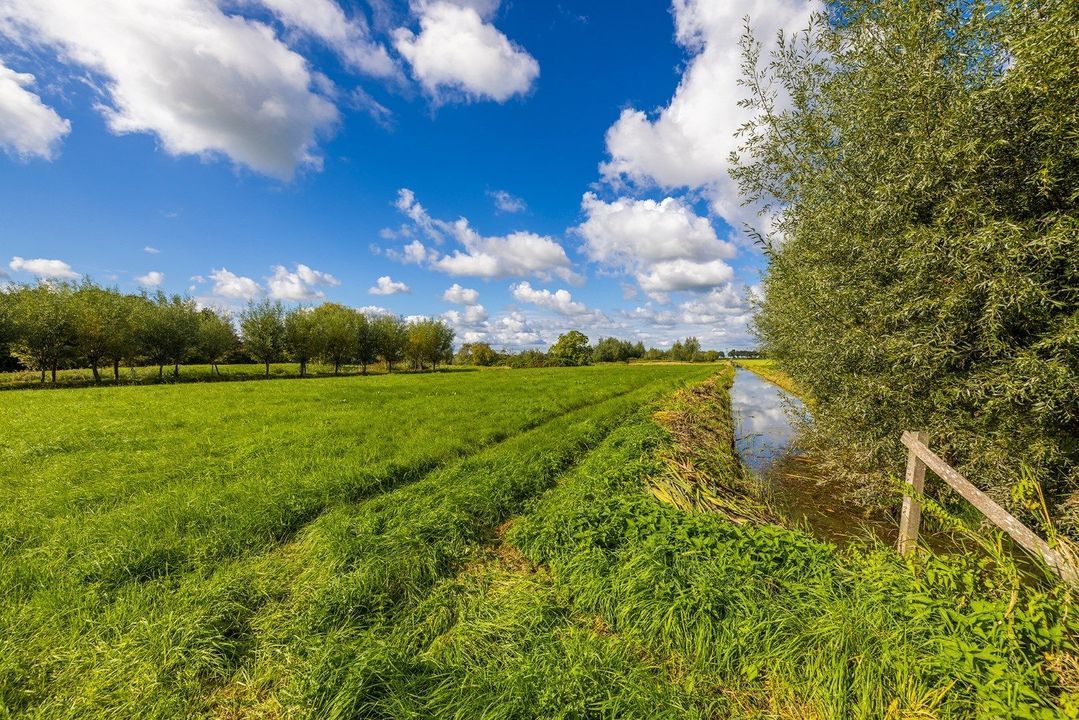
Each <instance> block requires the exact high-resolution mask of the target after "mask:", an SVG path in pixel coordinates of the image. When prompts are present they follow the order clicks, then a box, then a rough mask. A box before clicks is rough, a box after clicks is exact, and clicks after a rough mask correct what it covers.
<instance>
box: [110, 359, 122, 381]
mask: <svg viewBox="0 0 1079 720" xmlns="http://www.w3.org/2000/svg"><path fill="white" fill-rule="evenodd" d="M112 379H113V380H115V381H116V382H120V358H116V359H115V360H113V361H112Z"/></svg>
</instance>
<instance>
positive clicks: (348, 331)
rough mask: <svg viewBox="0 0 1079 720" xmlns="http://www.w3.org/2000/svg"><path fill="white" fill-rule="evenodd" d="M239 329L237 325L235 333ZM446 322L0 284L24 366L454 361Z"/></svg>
mask: <svg viewBox="0 0 1079 720" xmlns="http://www.w3.org/2000/svg"><path fill="white" fill-rule="evenodd" d="M237 328H238V329H239V332H237ZM453 337H454V333H453V330H452V329H451V328H450V327H449V326H448V325H447V324H446V323H444V322H442V321H440V320H418V321H412V322H406V321H405V319H404V318H401V317H398V316H394V315H373V314H365V313H362V312H359V311H357V310H354V309H352V308H348V307H345V306H343V305H338V304H336V303H324V304H322V305H319V306H317V307H296V308H292V309H288V310H286V309H285V308H284V306H283V305H282V304H281V303H280V302H272V301H269V300H263V301H261V302H257V303H256V302H252V303H250V304H249V305H248V306H247V307H246V308H245V309H244V310H243V311H241V312H240V313H239V316H238V317H236V318H233V316H232V315H231V314H230V313H227V312H224V311H220V310H215V309H212V308H199V307H198V306H197V305H196V303H195V301H194V300H192V299H191V298H187V297H183V296H180V295H167V294H165V293H163V292H157V293H155V294H137V295H129V294H124V293H121V292H120V291H118V290H116V289H111V288H105V287H101V286H99V285H96V284H94V283H92V282H83V283H79V284H70V283H40V284H38V285H21V286H9V287H7V288H5V289H4V290H3V291H0V348H6V351H5V352H7V353H10V355H9V356H8V357H9V358H14V359H15V360H17V361H18V362H19V363H20V364H21V365H22V366H24V367H26V368H30V369H32V370H38V371H40V372H41V382H45V377H46V373H51V377H52V381H53V382H56V373H57V371H58V370H60V369H65V368H74V367H82V368H86V367H89V368H91V369H92V370H93V376H94V380H95V381H100V379H101V374H100V373H101V369H102V368H110V367H111V369H112V374H113V377H114V379H116V380H119V378H120V367H121V366H122V365H124V366H127V365H131V366H134V365H156V366H157V367H158V376H159V377H163V376H164V372H165V367H166V366H170V367H172V371H173V374H174V375H177V376H178V375H179V374H180V366H181V365H183V364H185V363H189V362H199V363H205V364H209V365H211V366H212V367H213V370H214V371H215V372H217V365H218V364H219V363H224V362H226V361H228V360H236V359H243V360H247V361H254V362H258V363H262V364H264V365H265V366H266V374H267V375H269V373H270V363H273V362H277V361H280V360H285V359H289V360H292V361H293V362H296V363H299V365H300V374H301V375H306V374H307V367H308V364H309V363H312V362H322V363H325V364H327V365H331V366H332V367H333V369H334V373H335V374H337V373H339V372H340V370H341V367H342V366H343V365H345V364H353V363H354V364H356V365H359V366H360V368H361V370H362V372H364V373H366V372H367V368H368V366H369V365H372V364H374V363H377V362H383V363H385V365H386V369H387V370H388V371H391V372H392V371H393V367H394V365H395V364H399V363H405V362H407V363H408V364H409V365H410V366H411V367H412V368H414V369H425V368H427V367H431V368H435V367H437V366H438V364H439V363H440V362H451V361H452V359H453Z"/></svg>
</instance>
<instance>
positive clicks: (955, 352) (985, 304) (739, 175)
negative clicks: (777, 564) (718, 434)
mask: <svg viewBox="0 0 1079 720" xmlns="http://www.w3.org/2000/svg"><path fill="white" fill-rule="evenodd" d="M830 12H831V13H832V14H833V17H825V16H821V17H818V18H817V19H816V20H815V21H814V22H813V23H812V25H811V26H810V28H809V30H808V31H807V32H805V33H801V34H799V35H798V36H796V37H790V36H788V37H786V38H784V42H783V43H782V44H781V46H780V48H779V49H778V50H776V51H775V52H774V53H773V54H772V56H771V57H766V58H762V57H760V45H759V44H758V43H757V42H756V41H755V40H754V39H753V37H752V34H751V33H750V32H748V31H747V33H746V35H745V36H744V39H743V50H744V56H745V61H744V63H743V68H744V69H745V71H746V76H745V78H744V82H745V86H746V89H747V97H748V98H750V99H749V100H748V101H747V103H748V106H749V107H750V109H752V110H754V111H755V112H756V117H757V120H756V121H755V122H753V123H750V124H749V125H747V126H746V127H745V128H744V129H743V131H742V134H741V137H742V139H743V146H742V148H741V152H739V153H738V154H737V155H736V156H732V162H734V163H735V164H734V169H733V172H732V174H733V176H734V177H735V179H736V180H737V181H738V182H739V185H740V188H741V191H742V195H743V198H744V199H745V200H746V201H747V202H754V201H757V202H760V203H762V204H763V206H764V207H766V208H768V207H771V208H783V211H782V213H779V214H778V215H774V217H777V218H778V219H777V222H776V224H775V225H774V226H773V227H772V228H766V229H765V231H764V232H762V233H761V234H760V235H759V236H758V239H759V240H760V242H761V243H762V244H763V245H764V246H765V248H766V250H767V251H768V253H769V254H770V256H771V263H770V267H769V270H768V273H767V277H766V278H765V279H764V283H763V285H764V291H765V292H764V298H765V299H764V301H763V304H762V305H761V306H760V307H759V312H758V313H757V315H756V330H757V333H758V335H759V338H760V340H761V341H762V345H763V349H764V351H765V353H766V354H767V355H768V356H769V357H771V358H774V359H776V360H777V361H778V362H779V363H780V364H781V366H782V367H783V368H784V369H785V370H786V371H787V372H788V373H789V374H790V376H791V377H792V378H793V379H794V381H795V382H797V384H798V386H799V387H801V388H803V389H804V390H806V391H807V392H808V393H810V394H811V395H812V397H813V399H814V401H815V406H814V410H815V412H814V433H815V435H816V438H817V439H818V440H820V442H819V443H818V445H819V449H820V451H821V452H822V453H826V457H828V458H830V459H832V460H833V461H834V462H831V463H830V467H829V472H830V474H832V475H833V476H835V477H837V478H843V479H846V480H847V481H848V482H849V486H850V487H851V488H853V489H856V490H857V491H858V492H859V493H860V494H861V495H862V496H863V497H868V498H870V499H872V498H878V499H881V500H885V501H886V502H888V503H889V504H890V505H892V506H894V499H893V498H894V495H893V494H892V493H890V492H889V487H890V480H889V478H892V477H894V476H896V475H897V474H900V473H901V472H902V467H903V457H904V449H903V447H902V446H901V445H900V442H899V437H900V434H901V433H902V432H903V431H904V430H908V429H916V430H926V431H928V433H929V437H930V444H931V445H932V446H933V447H934V449H936V450H938V451H939V452H941V454H942V455H943V456H945V457H946V458H947V459H948V460H949V462H951V463H952V464H953V465H955V466H956V467H957V469H959V470H960V471H961V472H963V473H964V474H965V475H967V476H968V477H969V478H970V479H971V480H972V481H974V482H976V483H978V484H979V485H981V486H982V487H983V488H984V489H986V490H987V491H988V492H989V493H990V494H991V495H993V496H994V497H995V498H996V499H997V500H999V501H1001V502H1003V503H1005V504H1006V505H1008V506H1009V507H1010V508H1011V509H1012V510H1014V511H1016V512H1019V513H1021V514H1022V515H1023V516H1024V517H1025V518H1027V519H1029V520H1032V521H1033V520H1034V519H1036V518H1038V517H1039V516H1040V517H1043V518H1051V519H1052V521H1053V523H1055V524H1056V525H1057V529H1060V528H1064V529H1066V530H1067V531H1069V532H1070V533H1071V534H1072V535H1073V536H1076V537H1079V50H1077V45H1076V29H1077V28H1079V3H1077V2H1074V0H1073V1H1071V2H1061V1H1060V0H1022V2H1013V1H1011V0H1004V1H1001V0H976V1H972V2H959V3H937V2H933V3H911V2H905V1H904V0H884V1H883V2H876V3H854V4H844V3H839V4H836V5H835V6H834V7H832V9H831V11H830ZM779 92H781V93H782V94H783V95H786V96H788V97H790V98H793V99H794V101H793V102H791V103H789V104H779V105H777V104H776V103H775V102H774V99H775V98H776V97H777V93H779ZM1043 493H1044V495H1043ZM1043 498H1044V499H1043ZM1043 503H1044V504H1043ZM1048 530H1049V531H1051V530H1052V528H1048Z"/></svg>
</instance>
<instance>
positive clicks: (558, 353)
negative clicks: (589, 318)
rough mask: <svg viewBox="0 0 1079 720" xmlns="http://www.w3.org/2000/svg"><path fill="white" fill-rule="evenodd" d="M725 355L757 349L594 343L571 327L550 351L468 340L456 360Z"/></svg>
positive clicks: (577, 361) (557, 362)
mask: <svg viewBox="0 0 1079 720" xmlns="http://www.w3.org/2000/svg"><path fill="white" fill-rule="evenodd" d="M725 357H730V358H756V357H760V354H759V353H758V352H757V351H755V350H731V351H730V352H729V353H728V354H727V355H724V354H723V351H721V350H701V343H700V341H699V340H698V339H697V338H695V337H687V338H686V339H685V340H678V341H676V342H675V343H674V344H673V345H671V347H670V348H668V349H667V350H661V349H659V348H654V347H653V348H648V349H647V350H646V349H645V347H644V343H642V342H640V341H638V342H636V343H631V342H629V341H628V340H622V339H619V338H615V337H605V338H600V339H599V340H597V341H596V344H595V345H590V344H589V341H588V338H587V337H586V336H585V334H584V333H582V332H580V331H579V330H571V331H569V332H567V333H564V334H562V335H560V336H559V338H558V342H556V343H555V344H554V345H552V346H551V348H550V349H549V350H548V351H547V352H543V351H542V350H523V351H521V352H518V353H509V352H498V351H497V350H495V349H494V348H492V347H491V346H490V345H489V344H488V343H483V342H475V343H465V344H463V345H462V346H461V348H460V349H459V350H458V351H457V354H456V355H455V356H454V361H455V362H457V363H459V364H461V365H480V366H491V365H504V366H506V367H515V368H526V367H564V366H576V365H591V364H593V363H601V362H629V361H630V360H652V361H658V360H668V361H676V362H716V361H717V360H722V359H723V358H725Z"/></svg>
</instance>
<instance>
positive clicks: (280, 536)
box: [0, 387, 636, 601]
mask: <svg viewBox="0 0 1079 720" xmlns="http://www.w3.org/2000/svg"><path fill="white" fill-rule="evenodd" d="M635 389H636V388H632V387H631V388H626V389H622V390H618V391H617V392H614V393H610V394H607V395H603V396H601V397H600V398H598V399H597V398H587V399H583V400H582V401H581V402H579V403H573V404H572V405H569V406H563V407H561V408H559V409H557V410H556V411H554V412H550V413H545V414H540V415H537V416H535V417H533V418H531V419H529V420H528V421H526V422H525V423H523V425H520V426H518V427H517V428H514V430H513V432H512V433H510V432H506V431H496V432H493V433H491V434H490V435H489V436H487V437H485V438H483V439H482V440H481V441H480V442H476V443H471V444H469V445H466V446H464V447H462V448H459V449H458V450H457V451H454V452H449V453H446V454H444V455H442V456H439V457H434V458H422V459H420V460H418V461H416V462H413V463H407V464H396V463H391V464H389V465H388V466H387V467H385V468H382V469H380V470H379V471H377V472H369V473H362V474H360V475H358V476H356V477H354V478H351V479H348V480H346V481H342V482H340V483H339V484H340V485H341V490H340V491H339V492H337V493H330V494H329V495H327V494H325V493H324V492H323V491H322V490H321V489H320V488H317V487H311V488H308V492H306V493H302V494H299V495H297V494H295V493H293V492H290V491H291V490H294V489H295V488H287V489H285V490H284V491H283V492H281V491H278V492H277V493H275V492H274V490H275V489H274V488H272V487H271V488H268V489H267V490H268V494H269V497H266V498H264V499H263V500H262V501H261V504H263V505H264V509H265V511H264V512H253V511H252V510H251V507H250V503H249V502H243V501H245V500H251V497H250V492H249V491H248V490H247V488H246V485H247V484H248V483H249V482H250V480H251V478H247V477H243V478H238V479H237V480H235V481H234V482H232V483H230V491H231V492H233V493H234V494H235V495H236V497H232V498H230V497H229V495H227V494H221V495H220V496H219V497H218V498H216V500H217V502H215V503H213V504H207V505H197V504H194V503H197V502H198V501H197V499H195V500H192V499H186V500H185V499H184V498H191V496H192V495H193V493H195V490H194V489H191V488H186V487H184V488H179V489H178V491H177V493H175V494H174V493H165V494H162V495H161V496H159V497H157V498H155V499H154V504H153V506H152V507H149V508H147V507H135V506H122V507H119V508H115V509H113V510H110V511H109V512H106V513H102V514H99V515H98V516H97V518H96V522H95V524H94V526H93V527H86V528H81V529H80V530H81V533H79V530H76V532H77V533H79V534H81V535H82V537H81V538H78V539H77V542H72V538H71V536H70V535H63V536H61V537H58V538H57V540H56V542H58V543H60V544H61V545H62V546H64V547H67V546H70V545H72V544H75V545H78V547H79V553H78V555H77V556H75V557H71V556H70V555H69V553H68V552H65V551H62V550H59V551H57V552H49V549H48V547H47V546H45V547H35V548H27V550H29V551H30V552H29V553H27V554H28V555H30V556H33V557H38V558H40V557H53V558H57V559H59V560H60V562H57V563H55V564H54V565H53V566H52V567H48V566H46V567H44V568H42V570H44V571H45V572H44V573H40V572H39V573H33V572H30V573H26V574H25V575H24V576H23V577H22V578H21V580H20V581H17V582H14V583H13V582H10V577H11V574H10V569H11V568H12V567H13V566H14V564H15V563H17V561H18V555H15V556H13V557H11V565H9V566H8V567H9V571H8V572H4V573H3V575H0V577H4V579H5V580H7V581H0V582H2V585H0V587H2V588H3V590H4V591H5V595H6V596H7V597H8V598H9V601H10V600H16V599H23V601H25V600H26V595H25V594H23V593H20V590H21V589H23V588H42V587H45V588H48V586H50V585H52V584H55V580H60V581H63V580H62V579H63V578H67V579H68V580H74V579H77V580H78V581H79V582H82V583H83V584H89V585H94V586H96V589H97V590H98V591H99V592H100V593H101V594H102V595H103V596H104V597H105V598H107V597H109V596H111V595H114V594H115V593H116V592H118V591H119V590H120V589H121V588H122V587H123V586H124V585H126V584H128V583H140V582H146V581H149V580H153V579H157V578H160V577H164V576H174V575H177V574H182V573H185V572H189V571H191V570H192V569H194V568H195V567H196V566H211V565H213V564H216V563H218V562H223V561H228V560H229V559H231V558H233V557H236V556H240V555H243V554H245V553H247V552H252V551H254V552H259V551H261V550H262V549H265V548H266V547H267V546H274V545H280V544H283V543H286V542H288V541H289V540H290V539H291V538H292V537H294V536H295V534H296V533H297V532H298V531H299V530H300V529H302V527H304V526H305V525H307V524H308V523H310V522H311V521H313V520H314V519H315V518H317V517H318V516H319V515H320V514H322V513H323V512H325V511H326V510H327V509H329V508H332V507H334V506H336V505H339V504H344V503H352V502H358V501H360V500H363V499H364V498H368V497H372V496H375V495H376V494H378V493H381V492H386V491H387V490H390V489H392V488H395V487H399V486H402V485H406V484H410V483H413V482H418V481H420V480H422V479H423V478H424V477H426V476H427V475H429V474H430V473H432V472H435V471H437V470H438V469H440V468H442V467H446V466H447V465H450V464H452V463H454V462H457V461H460V460H462V459H465V458H468V457H470V456H473V455H475V454H477V453H480V452H483V451H484V450H486V449H488V448H491V447H496V446H497V445H499V444H501V443H503V442H505V441H506V440H507V439H510V438H512V437H513V436H514V435H516V434H520V433H522V432H527V431H529V430H531V429H534V428H536V427H540V426H542V425H544V424H546V423H549V422H552V421H554V420H557V419H558V418H560V417H564V416H565V415H567V414H570V413H572V412H575V411H577V410H580V409H582V408H585V407H589V406H590V405H594V404H597V403H599V402H604V401H606V400H609V399H611V398H615V397H621V396H623V395H625V394H627V393H630V392H633V391H634V390H635ZM276 495H283V496H282V497H276ZM193 504H194V506H192V505H193ZM177 508H182V509H183V510H181V511H180V512H178V511H177ZM229 514H231V515H232V517H231V519H225V518H223V516H227V515H229ZM215 528H217V529H220V528H228V529H230V530H231V532H229V531H226V532H225V533H220V534H216V535H214V536H213V542H211V543H203V544H202V545H201V546H199V545H195V547H193V548H192V547H191V540H192V534H191V531H193V532H194V537H195V538H200V537H206V536H207V535H210V534H212V533H213V531H214V530H215ZM163 531H164V532H163ZM50 571H51V573H50ZM50 574H51V575H52V578H50V577H49V575H50ZM5 576H6V577H5ZM50 579H52V580H54V582H50V581H49V580H50ZM46 591H47V590H46ZM20 596H21V598H20Z"/></svg>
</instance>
